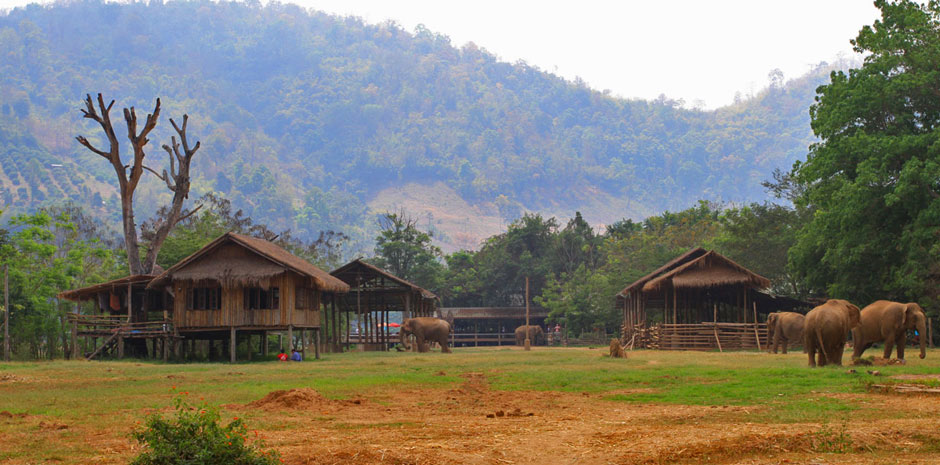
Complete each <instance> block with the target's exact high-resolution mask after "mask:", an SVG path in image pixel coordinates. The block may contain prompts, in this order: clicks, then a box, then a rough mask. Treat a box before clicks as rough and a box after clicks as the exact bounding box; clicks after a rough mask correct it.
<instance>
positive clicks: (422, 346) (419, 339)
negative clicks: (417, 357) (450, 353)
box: [415, 334, 428, 352]
mask: <svg viewBox="0 0 940 465" xmlns="http://www.w3.org/2000/svg"><path fill="white" fill-rule="evenodd" d="M415 344H417V345H418V352H427V351H428V346H427V343H426V342H425V341H424V336H422V335H418V334H416V335H415Z"/></svg>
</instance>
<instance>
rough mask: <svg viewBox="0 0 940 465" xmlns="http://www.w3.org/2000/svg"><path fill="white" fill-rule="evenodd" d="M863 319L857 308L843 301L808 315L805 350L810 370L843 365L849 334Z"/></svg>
mask: <svg viewBox="0 0 940 465" xmlns="http://www.w3.org/2000/svg"><path fill="white" fill-rule="evenodd" d="M860 319H861V315H860V312H859V310H858V307H856V306H855V305H852V303H851V302H849V301H847V300H841V299H830V300H828V301H826V303H824V304H822V305H820V306H818V307H816V308H814V309H812V310H810V311H809V313H807V314H806V319H805V320H804V322H803V348H804V350H805V351H806V352H807V353H808V354H809V366H811V367H815V366H816V365H817V362H816V353H817V352H819V362H818V364H819V366H824V365H828V364H833V365H842V353H843V351H845V340H846V338H847V337H848V334H849V331H851V330H852V329H853V328H855V327H856V326H858V323H859V320H860Z"/></svg>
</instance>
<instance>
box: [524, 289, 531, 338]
mask: <svg viewBox="0 0 940 465" xmlns="http://www.w3.org/2000/svg"><path fill="white" fill-rule="evenodd" d="M525 350H532V342H531V341H529V277H528V276H526V277H525Z"/></svg>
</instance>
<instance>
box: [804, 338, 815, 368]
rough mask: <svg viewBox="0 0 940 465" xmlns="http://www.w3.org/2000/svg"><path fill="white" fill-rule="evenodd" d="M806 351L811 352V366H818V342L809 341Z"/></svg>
mask: <svg viewBox="0 0 940 465" xmlns="http://www.w3.org/2000/svg"><path fill="white" fill-rule="evenodd" d="M806 353H807V354H809V366H810V368H812V367H815V366H816V344H814V343H813V342H812V341H807V343H806Z"/></svg>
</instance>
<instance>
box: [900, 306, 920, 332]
mask: <svg viewBox="0 0 940 465" xmlns="http://www.w3.org/2000/svg"><path fill="white" fill-rule="evenodd" d="M923 312H924V310H923V309H922V308H920V305H917V304H916V303H909V304H907V305H905V306H904V321H903V322H901V325H902V326H907V325H909V324H913V322H916V321H917V314H918V313H923Z"/></svg>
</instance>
